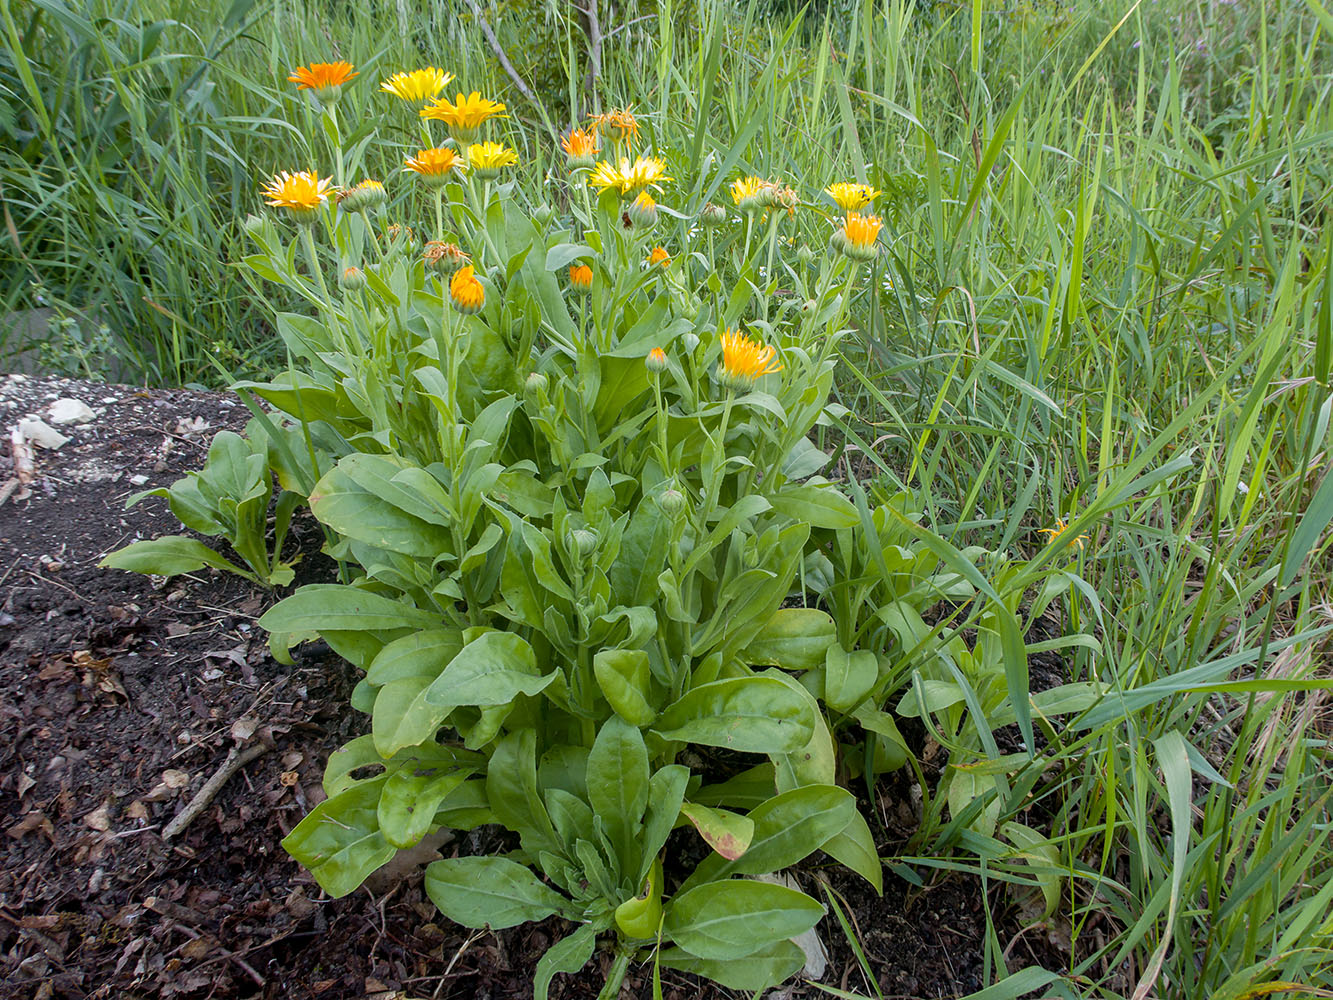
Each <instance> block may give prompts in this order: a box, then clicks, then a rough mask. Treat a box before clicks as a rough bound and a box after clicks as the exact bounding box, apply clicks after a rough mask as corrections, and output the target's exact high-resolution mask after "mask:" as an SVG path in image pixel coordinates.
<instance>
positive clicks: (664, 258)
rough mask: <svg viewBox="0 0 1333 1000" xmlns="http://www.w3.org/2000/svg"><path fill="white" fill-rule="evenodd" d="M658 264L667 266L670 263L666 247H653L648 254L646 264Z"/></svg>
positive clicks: (650, 265)
mask: <svg viewBox="0 0 1333 1000" xmlns="http://www.w3.org/2000/svg"><path fill="white" fill-rule="evenodd" d="M656 264H660V265H661V266H662V267H668V266H670V264H671V254H669V253H667V252H666V247H653V252H652V253H650V254H649V255H648V266H649V267H652V266H654V265H656Z"/></svg>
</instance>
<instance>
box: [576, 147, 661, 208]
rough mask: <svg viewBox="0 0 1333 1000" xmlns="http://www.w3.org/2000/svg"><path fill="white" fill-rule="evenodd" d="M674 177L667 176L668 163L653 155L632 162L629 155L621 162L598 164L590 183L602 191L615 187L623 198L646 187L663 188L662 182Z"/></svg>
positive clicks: (589, 180)
mask: <svg viewBox="0 0 1333 1000" xmlns="http://www.w3.org/2000/svg"><path fill="white" fill-rule="evenodd" d="M671 179H672V178H670V177H668V176H666V164H664V163H663V162H662V161H661V160H659V159H657V158H656V157H653V156H640V157H637V158H636V159H635V160H634V162H633V163H630V161H629V159H628V158H627V157H623V156H622V157H621V158H620V162H619V163H608V162H607V161H606V160H603V161H602V162H601V163H599V164H597V168H596V169H595V170H593V172H592V176H591V177H589V178H588V183H589V184H591V185H592V186H593V187H595V188H598V189H599V190H600V191H603V192H604V191H606V190H607V189H608V188H615V189H616V190H617V191H619V192H620V196H621V197H622V198H624V197H626V196H627V195H631V194H637V193H638V192H639V191H642V190H643V189H644V188H646V187H652V188H657V189H658V190H659V191H660V190H661V182H662V181H669V180H671Z"/></svg>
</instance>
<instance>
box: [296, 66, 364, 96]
mask: <svg viewBox="0 0 1333 1000" xmlns="http://www.w3.org/2000/svg"><path fill="white" fill-rule="evenodd" d="M360 75H361V74H360V73H353V72H352V64H351V63H349V62H334V63H311V64H310V65H309V66H297V67H296V69H294V70H292V73H291V76H289V77H287V79H288V80H289V81H290V82H292V83H294V84H296V89H297V90H313V91H314V92H315V96H316V97H318V98H319V99H320V100H321V101H324V102H326V103H328V102H332V101H336V100H337V99H338V98H339V97H341V96H342V88H343V84H344V83H347V82H348V81H349V80H351V79H352V78H353V77H355V76H360Z"/></svg>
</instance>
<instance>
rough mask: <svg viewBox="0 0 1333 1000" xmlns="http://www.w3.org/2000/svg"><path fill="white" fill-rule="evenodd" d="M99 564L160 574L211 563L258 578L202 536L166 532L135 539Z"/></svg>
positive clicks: (173, 572) (191, 568)
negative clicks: (147, 537)
mask: <svg viewBox="0 0 1333 1000" xmlns="http://www.w3.org/2000/svg"><path fill="white" fill-rule="evenodd" d="M97 565H98V566H100V567H101V568H103V569H125V570H129V571H130V572H131V573H156V574H157V575H158V576H176V575H177V574H178V573H193V572H194V571H195V570H199V569H203V568H204V567H205V566H212V567H214V568H215V569H222V570H226V571H227V572H228V573H235V574H236V575H237V576H243V577H245V578H246V579H247V580H254V579H255V577H254V574H252V573H249V572H247V571H246V570H243V569H241V567H239V566H237V565H236V564H235V563H233V562H231V561H230V560H227V559H224V558H223V557H222V556H220V555H218V554H217V553H216V552H214V551H213V550H212V549H210V548H209V547H208V546H207V545H205V544H204V543H203V542H201V541H199V539H197V538H188V537H186V536H185V535H167V536H165V537H163V538H153V539H149V540H147V541H142V542H132V543H131V544H129V545H126V546H125V547H124V548H123V549H117V550H116V551H115V552H112V553H110V554H109V555H107V556H105V557H104V558H103V559H102V561H101V562H99V563H98V564H97Z"/></svg>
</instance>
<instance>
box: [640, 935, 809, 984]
mask: <svg viewBox="0 0 1333 1000" xmlns="http://www.w3.org/2000/svg"><path fill="white" fill-rule="evenodd" d="M660 961H661V963H662V965H664V966H665V967H666V968H668V969H676V970H677V971H679V972H689V973H693V974H694V975H696V976H699V977H701V978H703V979H711V980H713V981H714V982H716V983H721V984H722V985H723V986H725V987H726V988H727V989H731V990H743V991H744V992H747V993H756V994H758V993H762V992H764V991H765V990H767V989H771V988H772V987H774V986H777V985H778V984H780V983H783V982H786V981H787V980H788V979H790V978H791V977H792V976H794V975H796V973H798V972H800V971H801V969H802V968H804V967H805V952H803V951H801V949H800V947H799V946H798V945H796V944H795V943H794V942H792V941H777V942H774V943H773V944H771V945H769V946H768V947H767V948H760V949H759V950H758V951H754V952H751V953H750V954H749V955H744V956H742V957H740V958H731V959H720V960H719V959H707V958H700V957H699V956H697V955H691V954H690V953H689V952H688V951H685V949H683V948H666V949H663V951H662V953H661V959H660Z"/></svg>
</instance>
